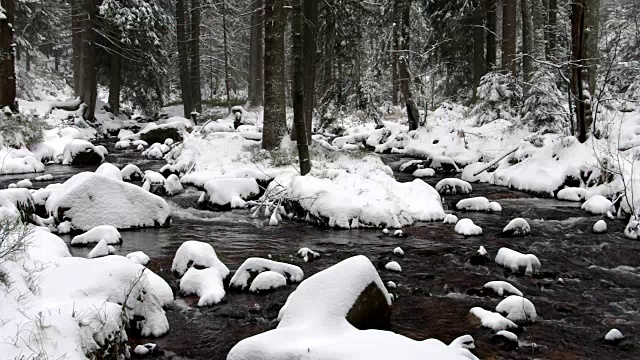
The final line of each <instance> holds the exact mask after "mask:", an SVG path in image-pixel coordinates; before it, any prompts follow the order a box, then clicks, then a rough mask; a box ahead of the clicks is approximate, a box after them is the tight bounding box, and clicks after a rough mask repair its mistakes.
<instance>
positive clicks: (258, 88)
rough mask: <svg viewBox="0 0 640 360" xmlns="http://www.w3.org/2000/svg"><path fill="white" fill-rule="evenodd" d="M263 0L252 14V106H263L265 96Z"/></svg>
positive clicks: (250, 70) (258, 1)
mask: <svg viewBox="0 0 640 360" xmlns="http://www.w3.org/2000/svg"><path fill="white" fill-rule="evenodd" d="M262 9H263V6H262V0H255V2H254V11H253V13H252V14H251V39H250V57H249V60H250V61H249V103H250V104H251V105H252V106H261V105H262V98H263V96H264V87H263V81H262V80H263V78H264V68H263V64H264V60H263V56H262V54H263V53H264V40H263V34H262V28H263V25H264V21H263V19H262Z"/></svg>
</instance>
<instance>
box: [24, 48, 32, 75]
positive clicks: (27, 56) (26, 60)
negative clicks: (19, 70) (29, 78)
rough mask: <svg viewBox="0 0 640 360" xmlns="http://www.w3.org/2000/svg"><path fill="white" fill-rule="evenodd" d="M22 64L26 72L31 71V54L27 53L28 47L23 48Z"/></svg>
mask: <svg viewBox="0 0 640 360" xmlns="http://www.w3.org/2000/svg"><path fill="white" fill-rule="evenodd" d="M24 63H25V67H26V69H27V72H28V71H31V53H30V52H29V48H28V47H25V48H24Z"/></svg>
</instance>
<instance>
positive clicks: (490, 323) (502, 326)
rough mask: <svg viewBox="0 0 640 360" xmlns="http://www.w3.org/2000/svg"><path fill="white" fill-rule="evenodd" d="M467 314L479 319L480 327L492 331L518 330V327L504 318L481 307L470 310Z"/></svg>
mask: <svg viewBox="0 0 640 360" xmlns="http://www.w3.org/2000/svg"><path fill="white" fill-rule="evenodd" d="M469 312H470V313H471V314H472V315H474V316H475V317H477V318H478V319H480V322H481V323H482V326H484V327H486V328H489V329H492V330H493V331H500V330H506V329H517V328H518V325H516V324H515V323H514V322H513V321H511V320H509V319H507V318H505V317H504V316H502V315H500V314H498V313H495V312H492V311H489V310H485V309H483V308H481V307H474V308H471V310H469Z"/></svg>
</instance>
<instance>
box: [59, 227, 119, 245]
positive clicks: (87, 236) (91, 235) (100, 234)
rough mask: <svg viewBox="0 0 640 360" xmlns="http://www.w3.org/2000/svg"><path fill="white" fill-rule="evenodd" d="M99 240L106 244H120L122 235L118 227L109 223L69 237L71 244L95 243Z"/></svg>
mask: <svg viewBox="0 0 640 360" xmlns="http://www.w3.org/2000/svg"><path fill="white" fill-rule="evenodd" d="M100 240H105V241H106V242H107V244H108V245H120V244H122V236H120V232H118V229H116V228H115V227H113V226H111V225H99V226H96V227H94V228H93V229H91V230H89V231H87V232H86V233H84V234H82V235H78V236H75V237H74V238H73V239H71V245H86V244H95V243H98V242H100Z"/></svg>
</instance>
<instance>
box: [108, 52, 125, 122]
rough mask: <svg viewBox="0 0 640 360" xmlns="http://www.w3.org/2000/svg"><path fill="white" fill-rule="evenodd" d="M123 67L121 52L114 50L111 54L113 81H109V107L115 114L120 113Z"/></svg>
mask: <svg viewBox="0 0 640 360" xmlns="http://www.w3.org/2000/svg"><path fill="white" fill-rule="evenodd" d="M121 73H122V67H121V64H120V54H118V53H117V52H116V51H114V52H113V53H112V54H111V81H110V83H109V107H110V108H111V112H112V113H114V114H115V115H117V114H119V113H120V87H121V84H122V83H121V80H122V79H121Z"/></svg>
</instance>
